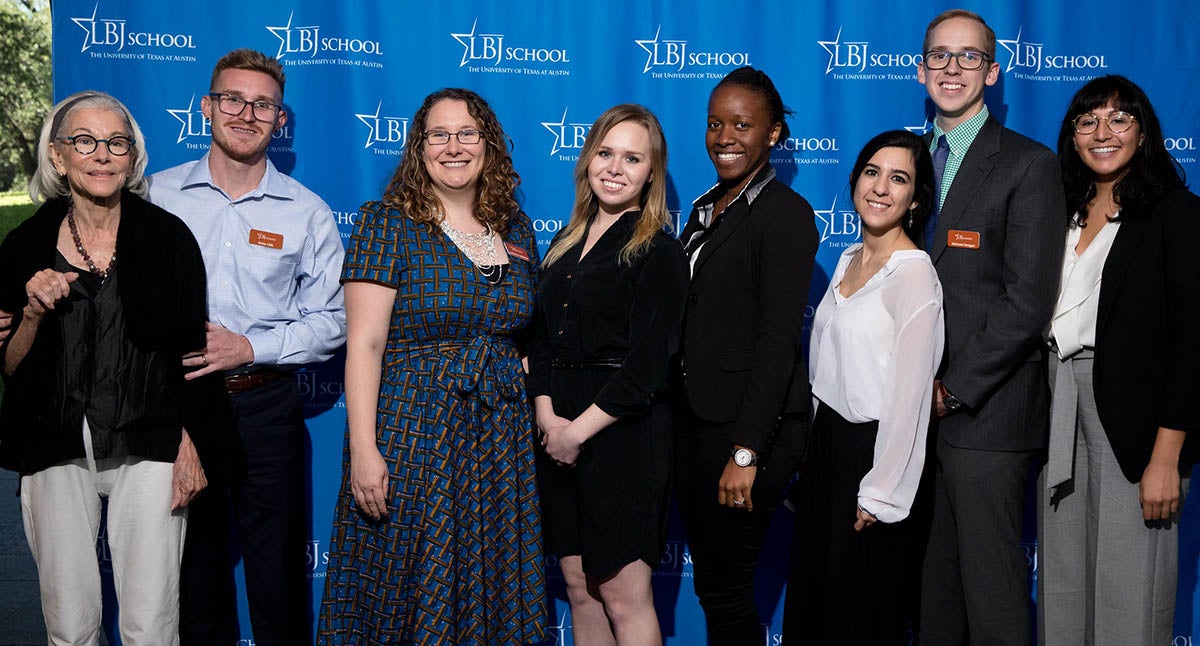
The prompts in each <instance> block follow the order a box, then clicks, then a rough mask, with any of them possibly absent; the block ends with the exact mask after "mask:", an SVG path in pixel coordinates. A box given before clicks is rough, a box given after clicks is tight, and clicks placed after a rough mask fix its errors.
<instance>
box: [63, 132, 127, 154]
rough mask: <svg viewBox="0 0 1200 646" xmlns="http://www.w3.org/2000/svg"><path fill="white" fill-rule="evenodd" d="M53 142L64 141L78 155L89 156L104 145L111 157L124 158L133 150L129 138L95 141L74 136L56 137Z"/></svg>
mask: <svg viewBox="0 0 1200 646" xmlns="http://www.w3.org/2000/svg"><path fill="white" fill-rule="evenodd" d="M55 141H65V142H67V143H69V144H71V145H72V146H74V147H75V152H77V153H79V154H80V155H90V154H92V153H94V152H96V147H97V146H99V145H100V144H104V146H105V147H106V148H108V152H109V154H111V155H115V156H117V157H124V156H125V155H128V154H129V151H130V150H132V149H133V144H134V141H133V140H132V139H130V138H129V137H109V138H108V139H97V138H95V137H93V136H91V135H75V136H74V137H58V138H56V139H55Z"/></svg>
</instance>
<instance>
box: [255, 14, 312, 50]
mask: <svg viewBox="0 0 1200 646" xmlns="http://www.w3.org/2000/svg"><path fill="white" fill-rule="evenodd" d="M295 15H296V12H295V11H293V12H292V13H290V14H288V20H287V24H286V25H284V26H282V27H270V26H267V31H269V32H271V35H272V36H274V37H276V38H278V39H279V51H278V52H276V53H275V59H276V60H278V59H281V58H283V57H284V56H286V55H288V54H293V53H297V52H304V51H308V50H312V53H313V56H316V55H317V34H318V33H319V32H320V31H321V26H320V25H312V26H310V27H292V17H293V16H295ZM292 29H295V30H297V31H299V32H300V37H299V39H298V40H299V41H300V42H299V44H298V46H296V47H293V46H292V45H293V42H292Z"/></svg>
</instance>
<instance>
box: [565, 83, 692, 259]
mask: <svg viewBox="0 0 1200 646" xmlns="http://www.w3.org/2000/svg"><path fill="white" fill-rule="evenodd" d="M625 121H634V122H636V123H639V124H641V125H642V126H644V127H645V128H646V130H647V131H648V132H649V133H650V172H651V175H650V177H651V181H649V182H647V183H646V185H645V186H644V187H643V188H642V195H641V199H640V200H639V201H638V206H640V207H641V209H642V215H641V216H640V217H639V218H638V221H637V226H636V227H635V228H634V231H633V236H632V237H631V238H630V239H629V242H627V243H625V246H624V247H622V248H621V253H620V254H619V255H618V256H617V259H618V261H619V262H622V263H625V264H628V263H629V262H631V261H632V260H633V259H634V258H636V257H638V256H639V255H640V254H641V253H642V252H644V251H646V249H648V248H649V247H650V241H651V240H652V239H653V238H654V236H655V234H657V233H658V232H659V231H662V230H663V228H664V227H666V226H667V223H668V222H670V219H671V214H670V213H669V212H668V211H667V181H666V180H667V141H666V138H664V137H663V131H662V126H661V125H659V123H658V117H655V116H654V113H653V112H651V111H649V110H647V109H646V108H644V107H642V106H640V105H637V104H634V103H622V104H621V105H617V106H613V107H611V108H609V109H608V110H605V111H604V114H602V115H600V118H599V119H596V123H594V124H592V129H591V131H589V132H588V136H587V139H586V140H585V141H584V142H583V149H582V150H581V151H580V153H579V161H577V162H575V205H574V206H573V207H572V208H571V220H570V221H569V222H568V223H567V226H566V227H564V228H563V230H562V233H560V234H559V235H558V239H557V240H555V242H554V244H553V245H552V246H551V247H550V250H549V251H548V252H546V259H545V260H543V261H542V267H549V266H550V265H553V264H554V263H555V261H557V260H558V259H559V258H562V256H563V254H565V253H566V252H567V250H569V249H571V248H572V247H574V246H575V245H577V244H579V243H580V242H581V241H582V240H583V235H584V232H586V231H587V224H588V222H589V221H591V219H592V216H594V215H595V214H596V212H597V211H598V210H599V209H600V203H599V201H598V200H596V194H595V193H593V192H592V186H591V183H589V181H588V166H589V165H590V164H591V163H592V158H593V157H595V156H596V151H597V149H599V148H600V144H602V143H603V142H604V138H605V137H607V136H608V133H609V131H610V130H612V129H613V127H615V126H616V125H617V124H619V123H623V122H625Z"/></svg>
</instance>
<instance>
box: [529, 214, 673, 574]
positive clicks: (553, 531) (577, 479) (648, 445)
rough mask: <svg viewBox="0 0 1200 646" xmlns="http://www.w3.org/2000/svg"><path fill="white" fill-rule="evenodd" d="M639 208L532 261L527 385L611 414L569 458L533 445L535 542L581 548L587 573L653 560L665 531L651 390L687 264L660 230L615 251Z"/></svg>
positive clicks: (663, 429)
mask: <svg viewBox="0 0 1200 646" xmlns="http://www.w3.org/2000/svg"><path fill="white" fill-rule="evenodd" d="M639 216H640V212H637V211H633V212H629V213H625V214H624V215H622V216H621V218H620V219H619V220H618V221H617V222H615V223H613V225H612V226H611V227H609V229H608V230H607V231H605V232H604V234H603V235H602V236H601V237H600V239H599V240H598V241H596V244H595V245H594V246H593V247H592V248H591V249H590V250H589V251H588V253H587V256H585V257H584V258H583V259H582V261H581V260H580V258H579V256H580V252H581V251H582V249H583V242H580V244H578V245H576V246H575V247H574V248H572V249H571V250H569V251H568V252H567V253H566V254H564V255H563V256H562V257H561V258H559V259H558V261H557V262H555V263H554V264H553V265H551V266H550V267H549V268H547V269H545V270H544V272H543V274H542V277H541V280H540V282H539V285H538V307H537V314H536V316H535V319H534V321H535V323H534V325H535V327H534V337H533V340H532V341H531V343H530V352H529V356H530V376H529V388H528V390H529V395H530V396H531V397H537V396H539V395H548V396H549V397H550V398H551V400H552V401H553V402H554V412H555V413H556V414H557V415H559V416H560V417H564V418H566V419H574V418H576V417H578V416H579V415H580V414H581V413H582V412H583V411H584V410H586V409H587V408H588V407H589V406H591V405H592V404H596V405H597V406H598V407H599V408H600V409H601V410H603V411H604V412H605V413H608V414H609V415H612V416H613V417H618V418H620V419H618V420H617V421H616V422H615V423H613V424H611V425H610V426H608V427H606V428H604V429H603V430H601V431H600V432H599V433H597V434H596V435H594V436H593V437H592V438H591V439H589V440H588V441H587V442H585V443H584V445H583V447H582V450H581V451H580V454H579V459H578V460H577V461H576V465H575V466H574V467H559V466H556V465H555V464H554V462H553V461H552V460H550V458H549V457H548V456H546V454H545V453H543V452H540V451H539V460H538V484H539V487H540V490H541V496H542V510H543V516H542V531H543V536H544V537H545V549H546V552H548V553H551V554H554V555H555V556H558V557H560V558H561V557H563V556H573V555H579V556H581V557H582V562H583V570H584V572H585V573H587V574H588V575H592V576H606V575H609V574H612V573H614V572H616V571H618V570H620V569H621V568H622V567H624V566H625V565H628V564H629V563H632V562H634V561H636V560H638V559H641V560H643V561H645V562H646V563H647V564H649V565H650V566H651V567H654V566H656V565H657V564H658V560H659V556H660V551H661V549H662V543H663V541H664V540H665V525H666V509H667V498H668V485H669V482H670V469H671V461H672V452H671V451H672V442H673V439H672V431H671V409H670V402H669V400H668V398H667V397H664V396H663V393H664V391H665V390H666V387H667V378H668V373H669V367H670V361H671V358H672V357H673V356H674V354H675V352H676V350H677V349H678V347H679V336H680V325H681V323H682V320H683V309H684V299H685V297H686V294H687V286H688V267H687V261H686V260H685V257H684V254H683V249H682V247H681V246H680V245H679V242H678V241H677V240H675V239H674V238H672V237H670V236H669V235H667V234H666V233H660V234H658V235H656V236H655V237H654V238H653V240H652V242H651V245H650V247H649V248H648V249H647V250H646V251H644V252H643V253H641V254H640V255H639V256H637V257H636V258H634V259H633V260H632V261H631V262H629V263H627V264H626V263H621V262H620V261H619V258H618V257H619V254H620V252H621V249H622V248H623V247H624V246H625V243H626V242H628V241H629V239H630V237H631V236H632V235H633V232H634V228H635V226H636V224H637V220H638V217H639ZM586 239H587V236H586V235H585V236H584V240H586Z"/></svg>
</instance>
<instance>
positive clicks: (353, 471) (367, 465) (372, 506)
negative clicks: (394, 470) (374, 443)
mask: <svg viewBox="0 0 1200 646" xmlns="http://www.w3.org/2000/svg"><path fill="white" fill-rule="evenodd" d="M387 483H388V467H387V462H385V461H384V459H383V456H382V455H380V454H379V449H377V448H374V447H372V448H371V449H367V450H364V451H362V452H361V453H351V454H350V491H351V492H352V493H353V494H354V500H355V501H357V502H358V508H359V510H360V511H362V512H363V513H364V514H366V515H368V516H370V517H371V518H373V519H375V520H379V519H380V518H382V517H383V516H384V515H386V514H387V486H388V484H387Z"/></svg>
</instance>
